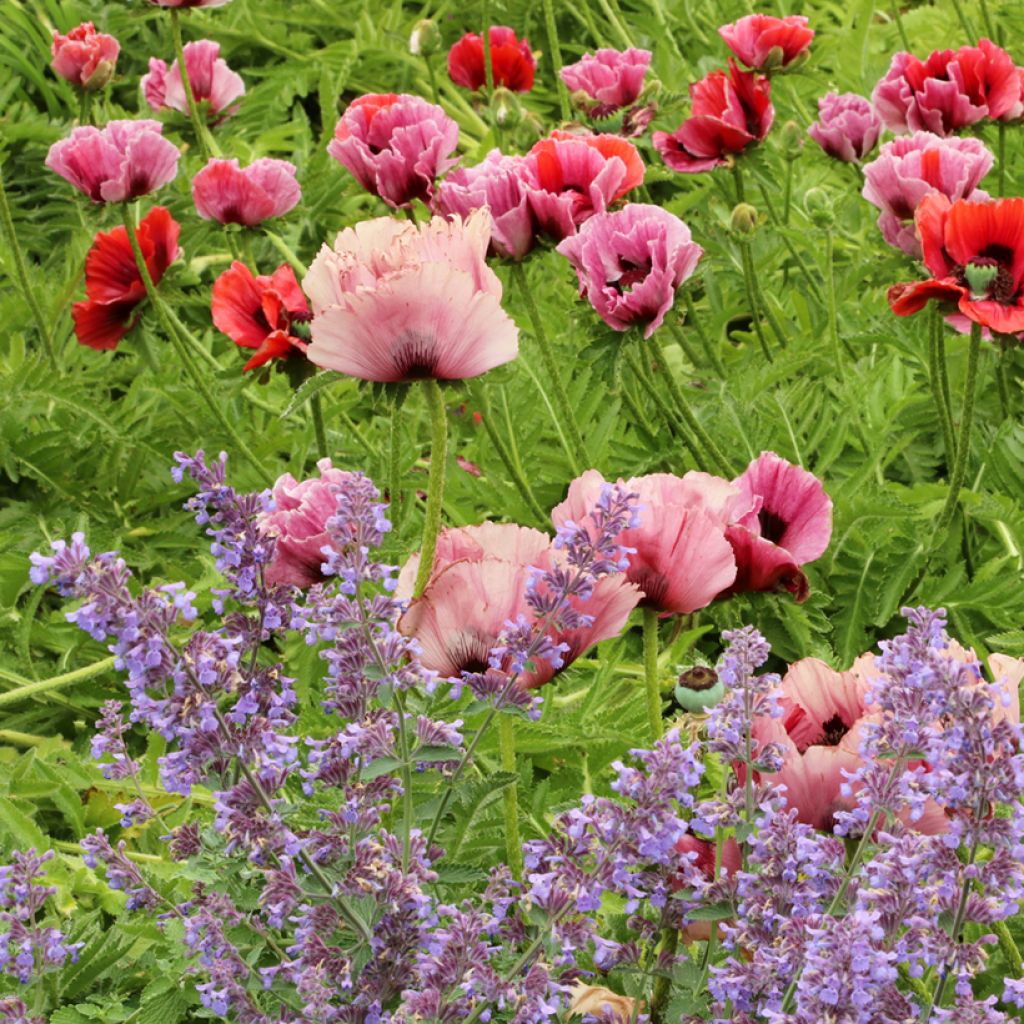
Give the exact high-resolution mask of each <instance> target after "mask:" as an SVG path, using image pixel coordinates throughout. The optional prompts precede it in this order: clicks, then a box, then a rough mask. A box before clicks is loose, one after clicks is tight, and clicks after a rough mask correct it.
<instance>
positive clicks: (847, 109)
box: [807, 92, 882, 164]
mask: <svg viewBox="0 0 1024 1024" xmlns="http://www.w3.org/2000/svg"><path fill="white" fill-rule="evenodd" d="M807 134H808V135H810V137H811V138H812V139H814V141H815V142H816V143H817V144H818V145H819V146H821V148H822V149H823V150H824V151H825V152H826V153H827V154H828V155H829V156H830V157H832V158H833V159H835V160H843V161H845V162H846V163H851V164H852V163H857V162H859V161H860V160H863V159H864V157H866V156H867V155H868V153H870V152H871V150H873V149H874V148H875V146H876V145H878V137H879V136H880V135H881V134H882V119H881V118H880V117H879V116H878V111H876V110H875V108H874V107H873V106H872V105H871V103H870V102H869V101H868V100H866V99H864V97H863V96H858V95H857V94H856V93H855V92H844V93H842V94H841V95H837V94H836V93H834V92H830V93H826V95H824V96H822V97H821V99H819V100H818V120H817V121H815V122H814V124H812V125H811V126H810V128H808V129H807Z"/></svg>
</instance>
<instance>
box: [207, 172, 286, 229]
mask: <svg viewBox="0 0 1024 1024" xmlns="http://www.w3.org/2000/svg"><path fill="white" fill-rule="evenodd" d="M301 198H302V190H301V189H300V188H299V184H298V182H297V181H296V180H295V165H294V164H291V163H289V162H288V161H287V160H272V159H270V158H268V157H264V158H263V159H261V160H254V161H253V162H252V163H251V164H250V165H249V166H248V167H239V166H238V161H237V160H216V159H215V160H211V161H210V162H209V163H208V164H207V165H206V166H205V167H204V168H203V169H202V170H201V171H200V172H199V173H198V174H197V175H196V176H195V177H194V178H193V179H192V200H193V202H195V204H196V212H197V213H198V214H199V216H200V217H202V218H203V219H204V220H215V221H217V222H219V223H220V224H244V225H245V226H246V227H250V228H251V227H255V226H256V225H257V224H261V223H262V222H263V221H265V220H269V219H270V218H271V217H280V216H282V215H283V214H285V213H287V212H288V211H289V210H291V209H292V208H293V207H294V206H295V205H296V203H298V201H299V200H300V199H301Z"/></svg>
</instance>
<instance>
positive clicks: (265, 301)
mask: <svg viewBox="0 0 1024 1024" xmlns="http://www.w3.org/2000/svg"><path fill="white" fill-rule="evenodd" d="M210 308H211V311H212V313H213V322H214V325H215V326H216V328H217V329H218V330H219V331H222V332H223V333H224V334H226V335H227V336H228V337H229V338H230V339H231V340H232V341H233V342H234V343H235V344H236V345H238V346H239V347H241V348H254V349H256V354H255V355H254V356H253V357H252V358H251V359H250V360H249V361H248V362H247V363H246V364H245V366H244V367H243V368H242V370H243V372H248V371H249V370H255V369H256V368H257V367H258V366H263V365H265V364H266V363H269V362H270V360H271V359H287V358H288V357H289V356H294V355H299V354H301V355H305V352H306V342H305V341H303V339H302V338H299V337H297V336H296V335H295V334H293V333H292V326H293V325H294V324H295V323H303V322H305V321H307V320H309V319H310V317H311V315H312V314H311V313H310V311H309V306H308V304H307V303H306V296H305V295H303V294H302V289H301V288H300V287H299V282H298V281H297V280H296V279H295V271H293V270H292V268H291V267H290V266H288V264H287V263H282V264H281V266H279V267H278V268H277V270H275V271H274V273H273V274H271V275H270V276H269V277H268V276H267V275H265V274H260V275H259V276H254V275H253V273H252V271H251V270H250V269H249V268H248V267H247V266H246V265H245V264H244V263H239V262H238V261H237V260H236V261H235V262H234V263H232V264H231V267H230V268H229V269H228V270H225V271H224V273H223V274H221V275H220V277H218V278H217V280H216V281H215V282H214V284H213V301H212V303H211V305H210Z"/></svg>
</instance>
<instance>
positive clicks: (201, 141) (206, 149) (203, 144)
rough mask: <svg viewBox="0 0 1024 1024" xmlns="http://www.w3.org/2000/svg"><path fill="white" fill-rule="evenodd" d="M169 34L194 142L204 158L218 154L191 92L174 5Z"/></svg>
mask: <svg viewBox="0 0 1024 1024" xmlns="http://www.w3.org/2000/svg"><path fill="white" fill-rule="evenodd" d="M171 35H172V36H173V38H174V55H175V57H176V58H177V60H178V71H179V72H180V73H181V86H182V88H183V89H184V90H185V102H186V103H187V104H188V116H189V118H190V119H191V121H192V130H193V132H195V136H196V142H197V143H198V145H199V151H200V153H202V155H203V159H204V160H209V159H210V157H211V156H219V155H220V153H219V150H218V148H217V143H216V142H214V140H213V137H212V136H211V135H210V133H209V131H208V130H207V127H206V125H205V124H203V119H202V117H201V116H200V114H199V104H198V103H196V97H195V94H194V93H193V92H192V83H191V82H190V81H189V77H188V67H187V66H186V64H185V45H184V43H183V42H182V39H181V12H180V11H179V10H178V8H176V7H172V8H171Z"/></svg>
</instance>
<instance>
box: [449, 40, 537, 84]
mask: <svg viewBox="0 0 1024 1024" xmlns="http://www.w3.org/2000/svg"><path fill="white" fill-rule="evenodd" d="M490 37H491V74H492V76H493V78H494V84H495V85H503V86H504V87H505V88H506V89H511V90H512V91H513V92H529V91H530V90H531V89H532V88H533V75H534V72H535V71H536V69H537V61H536V60H535V59H534V56H533V53H532V52H531V50H530V44H529V43H528V42H527V41H526V40H525V39H521V40H520V39H517V38H516V34H515V32H513V31H512V29H510V28H506V27H504V26H502V25H492V26H491V30H490ZM448 75H449V77H450V78H451V80H452V81H453V82H454V83H455V84H456V85H461V86H462V87H463V88H465V89H472V90H474V91H476V90H477V89H482V88H483V87H484V85H485V84H486V82H487V78H486V74H485V72H484V41H483V38H482V37H481V36H478V35H477V34H476V33H475V32H467V33H466V34H465V35H464V36H463V37H462V38H461V39H460V40H459V41H458V42H457V43H456V44H455V45H454V46H453V47H452V48H451V49H450V50H449V51H448Z"/></svg>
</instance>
